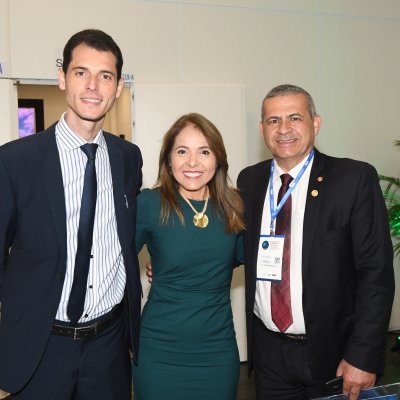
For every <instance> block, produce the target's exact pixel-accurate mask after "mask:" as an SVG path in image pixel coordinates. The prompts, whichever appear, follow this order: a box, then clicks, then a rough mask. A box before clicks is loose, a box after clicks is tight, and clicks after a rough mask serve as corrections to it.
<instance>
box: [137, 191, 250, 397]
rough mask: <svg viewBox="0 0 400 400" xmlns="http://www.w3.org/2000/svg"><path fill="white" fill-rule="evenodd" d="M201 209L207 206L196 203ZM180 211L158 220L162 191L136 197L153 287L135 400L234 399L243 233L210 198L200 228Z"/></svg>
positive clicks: (140, 235) (144, 320)
mask: <svg viewBox="0 0 400 400" xmlns="http://www.w3.org/2000/svg"><path fill="white" fill-rule="evenodd" d="M191 202H192V204H193V206H194V208H195V209H196V210H199V211H201V210H202V208H203V206H204V202H203V201H193V200H192V201H191ZM180 205H181V207H182V212H183V214H184V216H185V221H186V223H185V225H182V223H181V222H180V220H179V218H178V217H177V215H176V213H171V217H170V221H169V223H168V224H164V225H162V224H161V223H160V208H161V201H160V193H159V191H158V190H157V189H155V190H148V189H147V190H144V191H143V192H142V193H141V194H140V196H139V197H138V210H137V228H136V247H137V250H138V251H140V249H141V248H142V247H143V245H144V244H146V245H147V248H148V251H149V253H150V256H151V263H152V269H153V283H152V286H151V290H150V293H149V297H148V301H147V303H146V305H145V307H144V309H143V314H142V323H141V333H140V346H139V358H138V365H137V366H135V365H134V366H133V386H134V398H135V400H161V399H165V400H200V399H201V400H235V399H236V390H237V383H238V378H239V365H240V363H239V354H238V349H237V344H236V337H235V330H234V327H233V319H232V310H231V304H230V284H231V279H232V270H233V266H234V263H235V258H237V259H238V260H240V261H241V260H242V259H243V242H242V235H240V234H227V233H226V232H225V224H224V222H222V221H221V220H220V219H219V218H218V217H217V216H216V215H215V214H214V213H213V207H212V204H211V201H209V204H208V206H207V210H206V214H207V216H208V218H209V224H208V226H207V227H206V228H203V229H202V228H197V227H195V226H194V225H193V223H192V220H193V216H194V212H193V211H192V209H191V208H190V207H189V205H188V204H187V203H186V202H185V201H184V199H183V198H181V202H180Z"/></svg>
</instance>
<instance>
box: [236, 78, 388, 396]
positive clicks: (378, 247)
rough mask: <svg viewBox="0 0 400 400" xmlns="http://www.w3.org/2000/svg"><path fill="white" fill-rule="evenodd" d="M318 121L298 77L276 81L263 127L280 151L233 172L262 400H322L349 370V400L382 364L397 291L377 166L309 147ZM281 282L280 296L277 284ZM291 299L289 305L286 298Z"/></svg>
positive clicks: (253, 364) (251, 356) (251, 348)
mask: <svg viewBox="0 0 400 400" xmlns="http://www.w3.org/2000/svg"><path fill="white" fill-rule="evenodd" d="M320 125H321V119H320V117H319V115H317V113H316V111H315V106H314V102H313V100H312V98H311V96H310V95H309V94H308V92H306V91H305V90H303V89H302V88H299V87H297V86H293V85H281V86H278V87H276V88H274V89H272V90H271V91H270V92H269V93H268V95H267V96H266V97H265V99H264V101H263V104H262V119H261V123H260V131H261V135H262V136H263V138H264V141H265V143H266V145H267V146H268V148H269V149H270V151H271V153H272V154H273V157H274V159H273V160H268V161H263V162H261V163H259V164H256V165H254V166H251V167H248V168H245V169H244V170H243V171H242V172H241V173H240V175H239V177H238V187H239V189H240V191H241V192H242V195H243V199H244V204H245V223H246V234H245V271H246V272H245V274H246V314H247V315H246V316H247V339H248V362H249V368H250V371H251V370H252V369H253V368H254V370H255V375H256V393H257V399H259V400H264V399H268V400H276V399H282V400H290V399H293V400H294V399H296V400H297V399H298V400H300V399H307V398H313V397H322V396H323V395H326V394H327V392H326V391H325V386H326V385H325V384H326V382H327V381H329V380H331V379H333V378H335V377H336V376H343V392H344V393H349V394H350V399H352V400H353V399H357V398H358V397H357V396H358V393H359V391H360V389H363V388H366V387H370V386H373V385H374V384H375V380H376V377H377V376H378V375H379V374H381V373H382V371H383V364H384V346H385V341H386V333H387V328H388V323H389V318H390V313H391V306H392V301H393V294H394V278H393V252H392V247H391V240H390V234H389V229H388V221H387V213H386V208H385V203H384V200H383V197H382V194H381V189H380V186H379V180H378V176H377V173H376V171H375V169H374V168H373V167H372V166H371V165H369V164H367V163H364V162H359V161H354V160H350V159H344V158H334V157H330V156H327V155H325V154H322V153H320V152H318V151H317V150H316V149H314V139H315V136H316V135H317V134H318V132H319V129H320ZM271 164H272V168H271ZM282 174H290V175H291V178H290V179H292V178H293V181H292V183H291V185H290V186H289V188H290V190H292V192H291V194H290V195H289V196H288V197H287V200H286V201H287V202H290V203H291V206H290V211H289V212H290V215H291V217H290V220H289V225H288V228H287V230H286V232H285V234H284V240H282V242H279V241H278V240H277V239H276V237H275V232H274V231H275V224H276V221H275V219H274V218H273V217H272V218H271V215H273V216H274V213H275V212H276V211H277V201H276V199H277V197H278V191H279V190H280V188H281V186H282V183H281V179H280V175H282ZM267 189H268V190H267ZM289 199H290V200H289ZM283 204H284V203H283ZM278 208H279V207H278ZM282 211H283V207H282V210H281V211H280V212H282ZM285 215H286V212H285ZM278 218H279V212H278V216H277V219H278ZM271 220H272V221H271ZM288 239H290V240H289V245H288V246H287V241H288ZM279 243H281V244H279ZM275 245H276V247H274V246H275ZM268 246H269V247H268ZM271 248H272V249H271ZM286 248H288V251H289V253H288V254H289V255H285V254H287V253H285V254H284V250H285V251H286ZM274 249H275V250H274ZM268 251H272V253H269V254H270V255H271V254H272V256H273V257H269V256H268ZM273 251H275V252H273ZM282 259H283V261H280V260H282ZM285 260H288V261H287V262H286V261H285ZM285 265H288V266H289V272H288V276H287V278H286V281H285V275H284V267H285ZM276 273H278V275H280V278H279V277H278V278H277V275H276ZM286 284H287V290H286V291H285V292H284V293H285V294H284V295H282V291H281V292H280V293H281V296H284V297H280V298H279V299H278V300H277V302H276V303H275V300H274V299H273V297H274V296H275V290H276V288H278V290H281V289H282V288H283V287H284V286H285V285H286ZM286 303H288V307H287V308H288V309H285V311H283V308H284V307H279V305H280V306H282V304H286ZM275 304H278V306H276V305H275ZM282 315H283V316H282ZM282 319H284V320H285V321H286V322H285V323H284V324H282V325H281V323H280V322H279V321H280V320H282Z"/></svg>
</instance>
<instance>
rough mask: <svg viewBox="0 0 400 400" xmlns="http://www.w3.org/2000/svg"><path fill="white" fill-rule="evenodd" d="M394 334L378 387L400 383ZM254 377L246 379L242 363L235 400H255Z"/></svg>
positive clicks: (398, 355)
mask: <svg viewBox="0 0 400 400" xmlns="http://www.w3.org/2000/svg"><path fill="white" fill-rule="evenodd" d="M395 337H396V334H395V333H394V332H390V333H388V339H387V345H386V367H385V373H384V375H383V376H382V377H381V378H380V379H379V381H378V383H377V384H378V385H387V384H389V383H396V382H400V349H399V352H392V351H391V349H392V348H393V347H394V345H395ZM255 398H256V395H255V390H254V375H252V376H251V377H250V378H248V377H247V365H246V363H242V364H241V366H240V378H239V386H238V393H237V400H255Z"/></svg>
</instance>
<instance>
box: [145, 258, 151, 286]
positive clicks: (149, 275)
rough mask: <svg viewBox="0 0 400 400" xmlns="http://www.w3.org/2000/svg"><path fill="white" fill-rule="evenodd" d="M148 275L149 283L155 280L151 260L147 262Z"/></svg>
mask: <svg viewBox="0 0 400 400" xmlns="http://www.w3.org/2000/svg"><path fill="white" fill-rule="evenodd" d="M146 276H147V279H148V281H149V283H152V282H153V271H152V269H151V262H150V261H147V263H146Z"/></svg>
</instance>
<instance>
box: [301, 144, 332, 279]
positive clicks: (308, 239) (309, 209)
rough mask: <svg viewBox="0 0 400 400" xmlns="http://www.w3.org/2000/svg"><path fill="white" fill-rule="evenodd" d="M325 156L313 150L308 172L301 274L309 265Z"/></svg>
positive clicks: (323, 180)
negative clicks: (313, 154) (310, 166)
mask: <svg viewBox="0 0 400 400" xmlns="http://www.w3.org/2000/svg"><path fill="white" fill-rule="evenodd" d="M324 171H325V158H324V155H323V154H321V153H320V152H318V151H317V150H315V156H314V161H313V165H312V168H311V173H310V181H309V184H308V189H307V199H306V208H305V212H304V222H303V255H302V269H303V276H304V274H305V273H306V269H307V267H308V265H309V260H310V253H311V247H312V243H313V241H314V237H315V233H316V231H317V225H318V216H319V211H320V205H321V199H322V197H323V189H324V185H325V184H326V182H325V175H324Z"/></svg>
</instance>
